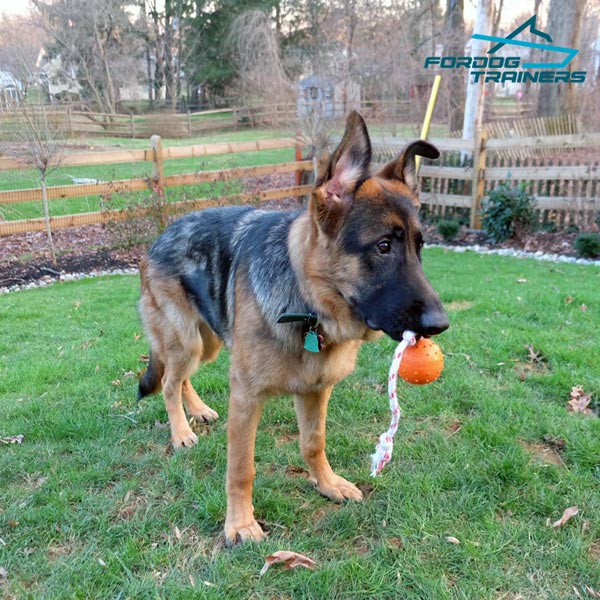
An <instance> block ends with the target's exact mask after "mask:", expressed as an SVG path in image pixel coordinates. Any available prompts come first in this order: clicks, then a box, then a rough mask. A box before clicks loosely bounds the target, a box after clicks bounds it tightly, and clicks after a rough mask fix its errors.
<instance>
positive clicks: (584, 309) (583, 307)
mask: <svg viewBox="0 0 600 600" xmlns="http://www.w3.org/2000/svg"><path fill="white" fill-rule="evenodd" d="M579 308H580V309H581V312H587V310H588V307H587V304H582V305H581V306H580V307H579Z"/></svg>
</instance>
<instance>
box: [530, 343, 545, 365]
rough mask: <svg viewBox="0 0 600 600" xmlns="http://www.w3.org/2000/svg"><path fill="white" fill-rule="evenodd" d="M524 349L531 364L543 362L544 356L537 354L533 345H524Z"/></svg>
mask: <svg viewBox="0 0 600 600" xmlns="http://www.w3.org/2000/svg"><path fill="white" fill-rule="evenodd" d="M525 348H526V349H527V352H528V353H529V356H528V358H529V360H530V361H531V362H534V363H541V362H543V361H544V360H545V358H544V355H543V354H542V353H541V352H538V351H537V350H536V349H535V348H534V347H533V344H525Z"/></svg>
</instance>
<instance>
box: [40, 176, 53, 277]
mask: <svg viewBox="0 0 600 600" xmlns="http://www.w3.org/2000/svg"><path fill="white" fill-rule="evenodd" d="M40 187H41V188H42V210H43V211H44V224H45V225H46V235H47V236H48V248H49V250H50V258H51V259H52V264H53V265H54V266H56V252H55V250H54V240H53V239H52V227H51V225H50V205H49V204H48V189H47V185H46V174H45V173H44V172H43V171H40Z"/></svg>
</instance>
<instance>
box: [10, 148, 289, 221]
mask: <svg viewBox="0 0 600 600" xmlns="http://www.w3.org/2000/svg"><path fill="white" fill-rule="evenodd" d="M293 160H294V149H293V148H283V149H281V150H261V151H259V152H240V153H239V154H221V155H214V156H203V157H201V158H198V157H196V158H183V159H175V160H166V161H165V162H164V173H165V175H166V176H168V175H180V174H185V173H197V172H201V171H209V170H215V169H229V168H233V167H246V166H255V165H268V164H277V163H282V162H288V161H293ZM151 173H152V164H151V163H148V162H138V163H118V164H102V165H83V166H65V167H60V168H58V169H56V170H54V171H52V172H51V173H50V174H49V176H48V185H49V186H57V185H71V184H72V183H73V180H72V179H71V177H89V178H93V179H98V180H100V181H119V180H122V179H132V178H138V177H140V178H144V177H149V176H150V175H151ZM35 187H39V175H38V174H37V172H36V171H34V170H32V169H24V170H12V169H11V170H7V171H3V179H2V181H1V182H0V190H2V189H6V190H17V189H27V188H35ZM241 191H242V184H241V182H239V181H231V182H229V183H228V184H227V185H226V186H223V185H222V184H218V183H217V184H214V183H213V184H199V185H192V186H181V187H180V186H176V187H170V188H167V189H166V190H165V197H166V198H167V200H169V201H178V200H181V199H183V197H184V195H185V197H187V198H202V197H209V196H219V195H223V194H224V193H229V194H234V193H238V192H241ZM147 196H148V192H136V193H128V194H127V195H126V196H125V197H120V195H119V194H115V195H114V196H113V202H112V203H111V207H112V208H121V207H122V206H123V205H125V203H126V202H132V201H135V200H136V199H142V198H145V197H147ZM41 204H42V203H41V200H40V201H38V202H20V203H17V204H6V205H2V206H0V216H1V217H3V218H4V219H5V220H7V221H12V220H17V219H30V218H38V217H41V216H42V206H41ZM101 207H102V206H101V198H100V197H99V196H83V197H79V198H60V199H55V200H51V201H50V214H51V216H58V215H67V214H79V213H83V212H91V211H97V210H101Z"/></svg>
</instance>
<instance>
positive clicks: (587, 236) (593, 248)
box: [575, 233, 600, 258]
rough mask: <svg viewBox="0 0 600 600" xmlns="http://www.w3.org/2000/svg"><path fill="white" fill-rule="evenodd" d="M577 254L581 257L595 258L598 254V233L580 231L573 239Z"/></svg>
mask: <svg viewBox="0 0 600 600" xmlns="http://www.w3.org/2000/svg"><path fill="white" fill-rule="evenodd" d="M575 250H576V251H577V256H579V257H582V258H596V257H599V256H600V234H599V233H582V234H581V235H578V236H577V239H576V240H575Z"/></svg>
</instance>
